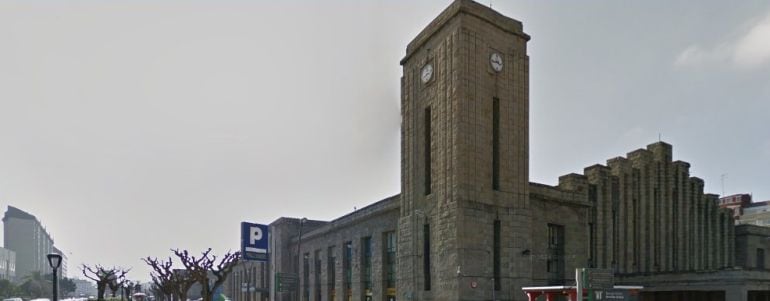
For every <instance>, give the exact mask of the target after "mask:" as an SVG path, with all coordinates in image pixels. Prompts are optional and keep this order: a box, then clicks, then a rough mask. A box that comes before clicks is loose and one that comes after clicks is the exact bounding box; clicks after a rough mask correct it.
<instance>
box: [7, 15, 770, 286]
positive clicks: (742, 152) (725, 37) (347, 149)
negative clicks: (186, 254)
mask: <svg viewBox="0 0 770 301" xmlns="http://www.w3.org/2000/svg"><path fill="white" fill-rule="evenodd" d="M322 3H323V4H322ZM482 3H489V2H488V1H482ZM448 4H449V1H430V2H428V1H425V2H419V3H413V2H412V1H384V0H383V1H367V2H360V1H318V2H307V1H291V2H289V1H271V2H267V1H256V2H251V1H202V0H201V1H164V2H162V3H156V1H139V2H132V3H128V2H122V3H119V2H109V3H107V2H100V1H70V2H66V3H61V2H47V1H41V2H36V3H30V2H29V1H2V2H0V205H2V206H3V210H5V206H6V205H8V204H10V205H14V206H17V207H20V208H21V209H23V210H27V211H29V212H31V213H33V214H35V215H36V216H37V217H38V218H39V219H41V220H42V222H43V223H44V224H45V225H46V226H47V227H48V229H49V231H50V232H51V233H52V235H53V236H54V238H55V241H56V244H57V245H58V246H60V248H62V249H63V250H65V251H67V252H68V255H69V256H70V275H74V274H77V272H75V266H76V265H79V264H80V263H82V262H87V263H96V262H98V263H101V264H104V265H121V266H131V267H133V269H134V270H133V271H134V273H132V274H133V275H132V276H131V277H132V278H134V279H143V280H146V279H148V277H147V272H148V269H146V268H145V267H144V265H143V264H142V263H140V262H139V261H138V258H139V257H142V256H147V255H152V256H167V255H169V254H170V253H169V252H168V249H169V248H174V247H179V248H189V249H191V250H201V249H204V248H206V247H209V246H210V247H213V248H214V249H215V250H216V251H217V252H223V251H225V250H227V249H237V248H238V224H239V222H240V221H243V220H248V221H253V222H264V223H268V222H271V221H273V220H274V219H276V218H277V217H279V216H307V217H308V218H314V219H332V218H335V217H338V216H341V215H343V214H345V213H348V212H350V211H351V210H352V209H353V207H359V208H360V207H362V206H365V205H367V204H369V203H371V202H373V201H376V200H379V199H382V198H385V197H387V196H390V195H393V194H396V193H398V192H399V185H400V178H399V168H400V167H399V160H400V158H399V156H400V155H399V138H398V137H399V120H400V117H399V112H400V111H399V77H400V74H401V70H400V66H399V65H398V61H399V60H400V59H401V58H402V56H403V55H404V49H405V47H406V44H407V43H408V42H409V41H410V40H411V38H412V37H414V36H415V35H416V34H417V33H418V32H419V31H420V30H421V29H422V28H423V27H424V26H425V25H427V24H428V22H429V21H430V20H432V19H433V18H434V17H435V16H436V15H437V14H438V13H439V12H440V11H441V10H443V9H444V8H445V7H446V6H447V5H448ZM493 8H495V9H496V10H498V11H500V12H501V13H503V14H505V15H508V16H511V17H513V18H516V19H518V20H520V21H522V22H523V23H524V29H525V31H526V32H527V33H529V34H530V35H531V36H532V37H533V38H532V40H531V41H530V43H529V54H530V59H531V61H530V71H531V77H530V91H531V93H530V101H531V117H530V118H531V129H530V132H531V145H530V151H531V163H530V170H531V181H534V182H541V183H546V184H555V183H556V181H557V178H558V176H560V175H563V174H566V173H570V172H582V169H583V167H586V166H590V165H593V164H595V163H604V161H605V160H606V159H608V158H611V157H615V156H619V155H625V153H626V152H629V151H632V150H634V149H636V148H640V147H644V146H646V145H647V144H649V143H652V142H655V141H657V139H658V134H659V133H660V134H661V135H662V137H663V140H664V141H667V142H669V143H672V144H673V145H674V159H675V160H677V159H678V160H684V161H688V162H690V163H691V164H692V168H691V174H692V175H693V176H697V177H701V178H703V179H705V180H706V190H707V191H708V192H713V193H721V184H720V175H722V174H728V176H727V179H726V181H725V192H726V193H727V194H732V193H741V192H753V193H754V197H755V200H768V199H770V186H768V183H769V180H770V168H769V167H770V130H768V129H769V128H770V127H769V126H768V119H769V117H770V2H767V1H740V2H725V1H713V2H712V1H698V2H691V3H688V2H684V1H660V2H653V1H637V2H614V1H592V2H586V1H580V2H577V1H560V2H545V1H505V2H503V1H494V2H493ZM70 252H71V253H70Z"/></svg>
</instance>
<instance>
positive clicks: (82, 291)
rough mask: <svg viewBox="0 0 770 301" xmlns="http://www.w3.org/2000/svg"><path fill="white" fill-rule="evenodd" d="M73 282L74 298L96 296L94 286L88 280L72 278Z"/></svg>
mask: <svg viewBox="0 0 770 301" xmlns="http://www.w3.org/2000/svg"><path fill="white" fill-rule="evenodd" d="M72 281H74V282H75V296H76V297H88V296H96V286H95V285H94V283H93V282H92V281H90V280H85V279H77V278H74V279H72Z"/></svg>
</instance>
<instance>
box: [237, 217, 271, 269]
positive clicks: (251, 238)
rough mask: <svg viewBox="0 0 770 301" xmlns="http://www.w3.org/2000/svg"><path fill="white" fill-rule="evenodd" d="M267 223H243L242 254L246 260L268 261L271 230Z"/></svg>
mask: <svg viewBox="0 0 770 301" xmlns="http://www.w3.org/2000/svg"><path fill="white" fill-rule="evenodd" d="M268 229H269V228H268V226H267V225H260V224H253V223H247V222H242V223H241V256H242V257H243V259H245V260H256V261H267V260H268V255H267V250H268V246H269V241H270V240H269V231H268Z"/></svg>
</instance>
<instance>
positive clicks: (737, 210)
mask: <svg viewBox="0 0 770 301" xmlns="http://www.w3.org/2000/svg"><path fill="white" fill-rule="evenodd" d="M749 205H751V195H750V194H745V193H742V194H734V195H730V196H726V197H722V198H719V207H721V208H727V209H732V210H733V217H735V218H736V219H737V218H738V217H739V216H741V215H743V208H745V207H747V206H749Z"/></svg>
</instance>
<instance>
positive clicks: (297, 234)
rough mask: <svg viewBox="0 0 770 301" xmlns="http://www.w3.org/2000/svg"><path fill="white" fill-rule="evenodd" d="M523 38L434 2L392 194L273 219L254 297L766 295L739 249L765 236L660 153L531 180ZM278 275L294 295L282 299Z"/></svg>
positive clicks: (465, 2) (501, 19)
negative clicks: (591, 273) (563, 290)
mask: <svg viewBox="0 0 770 301" xmlns="http://www.w3.org/2000/svg"><path fill="white" fill-rule="evenodd" d="M529 39H530V37H529V36H528V35H527V34H526V33H524V32H523V27H522V24H521V22H519V21H516V20H513V19H511V18H508V17H505V16H503V15H501V14H499V13H497V12H496V11H494V10H492V9H490V8H489V7H486V6H484V5H480V4H478V3H475V2H473V1H470V0H456V1H454V2H453V3H452V4H451V5H450V6H449V7H448V8H446V9H445V10H444V11H443V12H442V13H441V14H440V15H439V16H438V17H437V18H436V19H435V20H433V21H432V22H431V23H430V24H429V25H428V26H427V27H426V28H425V29H424V30H423V31H422V32H421V33H420V34H418V35H417V37H416V38H415V39H414V40H413V41H412V42H411V43H409V45H408V46H407V49H406V56H405V57H404V58H403V59H402V60H401V65H402V67H403V76H402V78H401V92H402V93H401V109H402V112H401V113H402V128H401V155H402V160H401V180H402V182H401V192H400V194H398V195H395V196H392V197H389V198H386V199H384V200H381V201H379V202H376V203H374V204H372V205H369V206H367V207H365V208H362V209H359V210H357V211H355V212H353V213H350V214H348V215H345V216H342V217H340V218H338V219H336V220H333V221H329V222H326V221H317V220H305V219H296V218H285V217H284V218H280V219H278V220H276V221H275V222H273V223H271V224H270V250H269V253H270V259H271V260H270V263H269V265H267V266H264V268H268V269H269V271H268V272H267V273H263V274H262V275H269V277H270V278H269V279H268V281H267V282H268V283H264V282H263V283H262V284H261V285H262V286H261V287H259V288H258V289H262V290H264V291H268V292H269V293H268V295H269V297H270V300H303V301H304V300H308V301H309V300H312V301H331V300H345V301H347V300H388V301H391V300H490V299H496V300H526V296H525V294H524V293H523V292H522V289H521V288H522V287H524V286H541V285H572V284H574V282H575V279H574V271H575V268H579V267H596V268H604V269H612V270H613V271H614V272H615V274H616V280H617V282H618V283H619V284H633V285H644V286H645V292H644V293H643V296H642V297H643V299H645V300H736V301H737V300H747V298H749V297H751V298H754V297H757V296H760V297H762V296H766V295H765V294H766V291H767V290H768V289H767V288H764V289H762V287H761V286H759V285H758V284H759V283H762V281H768V280H770V273H768V271H767V270H766V269H764V268H758V267H756V262H757V261H756V258H754V259H751V258H748V257H747V256H745V253H746V252H749V253H751V252H755V255H754V256H755V257H756V254H758V253H757V252H759V251H756V249H757V248H756V245H757V244H760V243H761V242H763V240H762V238H763V237H764V238H765V239H766V238H767V237H766V236H763V235H768V234H770V233H764V232H761V231H757V230H755V229H753V228H752V229H749V228H736V227H735V226H734V220H733V216H732V214H731V211H729V210H728V209H721V208H719V207H718V204H717V202H716V201H715V200H716V199H717V196H716V195H712V194H706V193H704V191H703V187H704V185H703V181H702V180H701V179H699V178H696V177H693V176H691V175H690V173H689V168H690V164H689V163H686V162H683V161H673V158H672V147H671V145H669V144H666V143H664V142H657V143H653V144H650V145H648V146H647V147H646V148H644V149H639V150H635V151H632V152H630V153H628V154H626V156H625V157H617V158H612V159H610V160H608V161H607V162H606V165H599V164H597V165H593V166H590V167H587V168H585V169H584V170H583V173H582V174H568V175H565V176H562V177H560V178H559V183H558V185H556V186H549V185H543V184H539V183H531V182H529V175H528V172H529V154H528V152H529V137H528V135H529V91H528V89H529V82H528V81H529V59H528V55H527V42H528V41H529ZM744 229H745V230H744ZM741 256H743V257H741ZM736 258H741V259H740V260H738V261H737V262H736ZM747 258H748V259H747ZM752 260H753V261H752ZM749 262H754V265H755V266H754V267H752V266H751V265H750V264H749ZM279 273H282V274H289V275H295V276H296V277H297V279H298V281H299V285H298V286H297V287H296V290H290V291H286V290H285V289H283V290H279V288H278V285H276V283H275V278H274V277H275V276H276V275H277V274H279ZM257 274H259V272H257ZM265 285H266V286H265ZM231 288H233V289H236V288H237V285H232V284H231ZM752 292H753V293H752ZM246 300H248V299H246Z"/></svg>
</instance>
